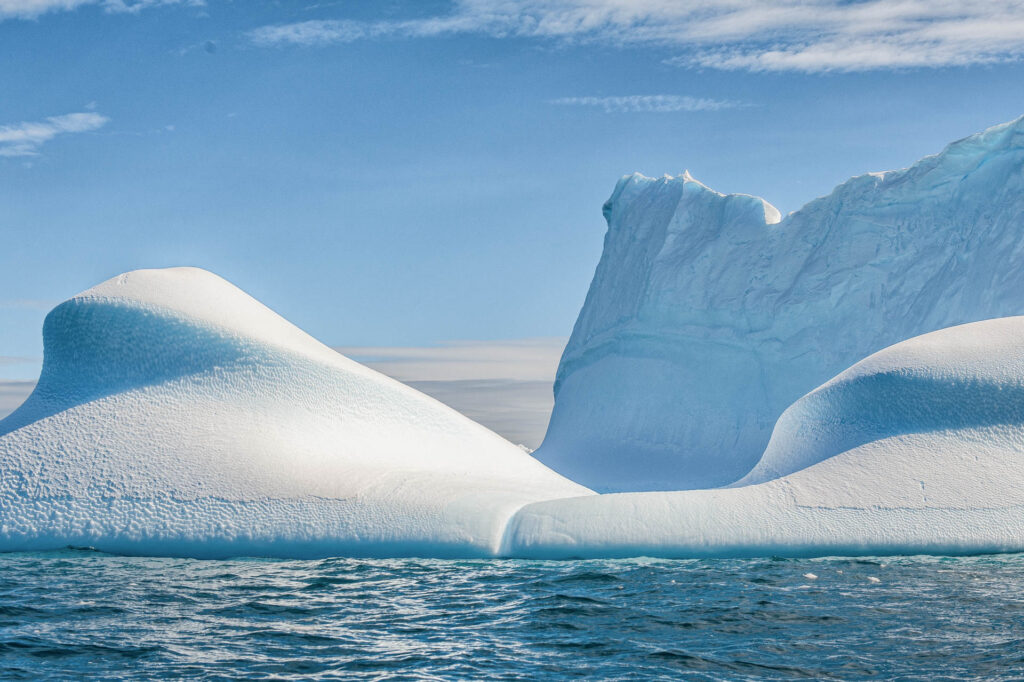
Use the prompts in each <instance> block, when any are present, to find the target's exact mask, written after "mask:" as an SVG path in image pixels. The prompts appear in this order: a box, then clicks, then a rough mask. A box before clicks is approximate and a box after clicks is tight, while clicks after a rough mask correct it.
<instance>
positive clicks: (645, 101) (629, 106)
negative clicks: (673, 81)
mask: <svg viewBox="0 0 1024 682" xmlns="http://www.w3.org/2000/svg"><path fill="white" fill-rule="evenodd" d="M551 103H552V104H558V105H563V106H581V107H597V108H600V109H603V110H604V111H605V113H609V114H612V113H617V112H654V113H672V112H678V111H718V110H720V109H732V108H734V107H738V106H741V104H740V103H739V102H732V101H728V100H718V99H703V98H698V97H687V96H684V95H627V96H624V97H560V98H559V99H553V100H551Z"/></svg>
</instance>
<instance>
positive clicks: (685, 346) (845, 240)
mask: <svg viewBox="0 0 1024 682" xmlns="http://www.w3.org/2000/svg"><path fill="white" fill-rule="evenodd" d="M605 216H606V217H607V220H608V232H607V235H606V237H605V245H604V253H603V255H602V257H601V262H600V264H599V265H598V267H597V271H596V273H595V275H594V279H593V282H592V284H591V286H590V291H589V293H588V294H587V299H586V303H585V304H584V306H583V310H582V312H581V313H580V316H579V319H578V321H577V322H576V326H575V329H574V330H573V333H572V338H571V339H570V341H569V344H568V346H567V348H566V350H565V353H564V355H563V357H562V362H561V364H560V366H559V369H558V377H557V382H556V389H555V408H554V412H553V414H552V418H551V424H550V427H549V430H548V433H547V437H546V438H545V441H544V444H543V445H542V446H541V447H540V449H539V450H538V451H537V452H536V453H535V455H536V456H537V457H538V458H539V459H540V460H541V461H542V462H544V463H545V464H547V465H548V466H550V467H552V468H553V469H555V470H556V471H558V472H560V473H562V474H564V475H566V476H568V477H569V478H572V479H573V480H575V481H578V482H579V483H582V484H583V485H586V486H588V487H591V488H594V489H595V490H598V491H600V492H606V491H637V490H680V489H686V488H707V487H714V486H721V485H726V484H729V483H732V482H734V481H736V480H738V479H739V478H741V477H742V476H744V475H745V474H746V473H747V472H748V471H750V469H751V468H752V467H753V466H754V465H755V464H756V463H757V461H758V458H759V457H760V455H761V453H762V451H763V450H764V448H765V446H766V445H767V444H768V439H769V436H770V434H771V432H772V428H773V426H774V424H775V420H776V419H778V417H779V415H780V414H782V412H783V410H785V409H786V407H788V406H789V405H790V404H791V403H792V402H793V401H795V400H797V399H798V398H799V397H800V396H801V395H803V394H805V393H807V392H808V391H810V390H812V389H813V388H814V387H815V386H818V385H819V384H821V383H823V382H825V381H827V380H828V379H829V378H830V377H832V376H834V375H835V374H837V373H839V372H840V371H842V370H843V369H845V368H846V367H849V366H850V365H852V364H853V363H855V362H857V361H858V360H860V359H862V358H864V357H865V356H867V355H869V354H871V353H874V352H876V351H878V350H881V349H882V348H885V347H886V346H889V345H892V344H894V343H896V342H898V341H902V340H904V339H907V338H910V337H912V336H916V335H918V334H922V333H925V332H930V331H934V330H936V329H942V328H945V327H950V326H953V325H956V324H962V323H965V322H973V321H977V320H982V319H987V318H993V317H1003V316H1006V315H1018V314H1022V313H1024V238H1022V236H1024V118H1021V119H1017V120H1015V121H1013V122H1010V123H1007V124H1003V125H1000V126H996V127H994V128H991V129H989V130H987V131H985V132H983V133H979V134H977V135H974V136H971V137H968V138H966V139H964V140H961V141H959V142H955V143H953V144H951V145H949V146H948V147H947V148H946V149H945V150H944V151H943V152H941V153H940V154H937V155H935V156H929V157H927V158H925V159H922V160H921V161H919V162H918V163H916V164H914V165H913V166H911V167H910V168H907V169H905V170H899V171H890V172H886V173H870V174H867V175H862V176H859V177H856V178H853V179H851V180H849V181H848V182H846V183H843V184H842V185H840V186H839V187H837V188H836V189H835V190H834V191H833V192H832V193H831V194H829V195H828V196H825V197H822V198H820V199H816V200H814V201H812V202H810V203H808V204H807V205H806V206H804V207H803V208H801V209H800V210H798V211H796V212H794V213H792V214H790V215H788V216H786V217H781V218H780V216H779V212H778V211H776V210H775V209H774V208H773V207H772V206H771V205H769V204H768V203H766V202H765V201H763V200H762V199H759V198H757V197H752V196H747V195H737V194H734V195H723V194H719V193H718V192H715V191H713V190H711V189H709V188H707V187H705V186H704V185H702V184H700V183H699V182H697V181H695V180H693V179H692V178H691V177H690V176H689V175H688V174H684V175H682V176H680V177H664V178H661V179H652V178H647V177H643V176H641V175H633V176H628V177H625V178H623V179H622V180H621V181H620V182H619V184H618V186H617V187H616V188H615V191H614V193H613V194H612V196H611V198H610V199H609V201H608V203H607V204H606V205H605Z"/></svg>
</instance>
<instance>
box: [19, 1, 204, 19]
mask: <svg viewBox="0 0 1024 682" xmlns="http://www.w3.org/2000/svg"><path fill="white" fill-rule="evenodd" d="M179 4H183V5H189V6H191V7H201V6H203V5H205V4H206V3H205V1H204V0H0V19H6V18H17V19H35V18H36V17H38V16H41V15H43V14H49V13H50V12H64V11H68V10H73V9H77V8H79V7H81V6H83V5H99V6H100V7H102V8H103V9H104V10H105V11H107V12H111V13H125V12H128V13H135V12H139V11H141V10H143V9H145V8H147V7H155V6H157V5H179Z"/></svg>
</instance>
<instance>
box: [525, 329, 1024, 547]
mask: <svg viewBox="0 0 1024 682" xmlns="http://www.w3.org/2000/svg"><path fill="white" fill-rule="evenodd" d="M999 551H1024V317H1010V318H1002V319H996V320H987V321H984V322H976V323H973V324H968V325H963V326H959V327H953V328H950V329H945V330H942V331H938V332H933V333H931V334H926V335H924V336H920V337H917V338H914V339H910V340H908V341H905V342H903V343H899V344H897V345H895V346H892V347H890V348H887V349H885V350H883V351H881V352H879V353H877V354H875V355H873V356H871V357H869V358H867V359H865V360H863V361H862V362H860V363H857V364H856V365H855V366H853V367H851V368H850V369H848V370H847V371H845V372H843V373H842V374H840V375H839V376H837V377H835V378H834V379H832V380H831V381H829V382H828V383H826V384H825V385H823V386H821V387H819V388H818V389H817V390H815V391H813V392H811V393H810V394H808V395H807V396H805V397H803V398H802V399H800V400H799V401H797V402H796V403H795V404H794V405H793V406H792V407H790V408H789V409H788V410H787V411H786V412H785V414H783V415H782V418H781V419H780V420H779V424H778V426H777V427H776V428H775V432H774V433H773V434H772V438H771V444H770V445H769V446H768V449H767V451H766V452H765V454H764V458H763V459H762V460H761V462H760V463H759V464H758V466H757V467H756V468H755V469H754V471H753V472H751V473H750V475H749V476H747V477H746V478H745V479H744V480H743V481H741V482H740V483H739V484H737V486H735V487H729V488H720V489H714V490H690V491H681V492H646V493H619V494H609V495H598V496H591V497H586V498H578V499H572V500H554V501H546V502H538V503H535V504H532V505H529V506H527V507H525V508H524V509H522V510H521V511H520V512H519V513H518V514H517V515H516V516H515V517H514V518H513V521H512V524H511V526H510V528H509V532H508V535H507V545H506V552H508V553H509V554H512V555H518V556H532V557H545V558H566V557H612V556H637V555H651V556H667V557H700V556H755V555H779V556H804V555H829V554H848V555H852V554H916V553H934V554H957V553H978V552H999Z"/></svg>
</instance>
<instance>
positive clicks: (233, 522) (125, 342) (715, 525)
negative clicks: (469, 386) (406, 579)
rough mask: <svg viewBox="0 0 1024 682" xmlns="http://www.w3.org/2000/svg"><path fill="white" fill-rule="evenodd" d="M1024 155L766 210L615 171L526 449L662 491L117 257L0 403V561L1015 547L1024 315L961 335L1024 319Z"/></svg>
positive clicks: (946, 159) (228, 300)
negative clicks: (494, 427)
mask: <svg viewBox="0 0 1024 682" xmlns="http://www.w3.org/2000/svg"><path fill="white" fill-rule="evenodd" d="M1022 170H1024V119H1022V120H1018V121H1015V122H1013V123H1010V124H1007V125H1004V126H999V127H997V128H993V129H991V130H989V131H986V132H985V133H982V134H980V135H977V136H974V137H971V138H967V139H966V140H963V141H961V142H958V143H955V144H953V145H951V146H950V147H948V148H947V149H946V151H944V152H943V153H942V154H940V155H937V156H934V157H929V158H927V159H925V160H923V161H921V162H920V163H918V164H916V165H915V166H913V167H911V168H909V169H907V170H904V171H897V172H893V173H887V174H876V175H869V176H863V177H860V178H854V179H853V180H851V181H850V182H848V183H846V184H845V185H842V186H841V187H839V188H838V189H837V190H836V191H835V193H833V194H832V195H830V196H829V197H825V198H823V199H819V200H817V201H815V202H812V203H811V204H808V206H806V207H805V208H804V209H802V210H801V211H800V212H798V213H796V214H793V215H791V216H789V217H788V218H786V219H785V220H782V221H781V222H779V216H778V213H777V212H776V211H775V210H774V209H772V208H771V206H769V205H768V204H766V203H765V202H764V201H762V200H760V199H757V198H755V197H750V196H744V195H732V196H724V195H721V194H717V193H715V192H712V191H711V190H709V189H707V188H706V187H704V186H703V185H700V184H699V183H697V182H695V181H694V180H692V179H691V178H690V177H689V176H683V177H682V178H676V179H673V178H666V179H664V180H650V179H647V178H642V177H639V176H634V177H632V178H627V179H626V180H624V181H623V182H621V183H620V184H619V187H618V188H617V189H616V191H615V194H614V195H613V197H612V199H611V201H610V202H609V204H608V206H607V207H606V209H607V212H608V214H609V216H610V218H609V225H610V229H609V234H608V237H607V238H606V249H605V254H604V256H603V258H602V261H601V264H600V265H599V267H598V271H597V275H596V276H595V280H594V284H593V286H592V288H591V292H590V294H589V295H588V298H587V303H586V305H585V306H584V310H583V313H582V314H581V316H580V320H579V321H578V322H577V325H576V329H575V331H574V333H573V338H572V340H571V342H570V345H569V347H568V348H567V350H566V353H565V357H564V358H563V361H562V365H561V367H560V369H559V384H558V389H557V400H558V402H557V403H556V409H555V414H554V416H553V418H552V424H551V428H550V431H549V435H548V438H547V440H546V441H545V444H544V447H543V456H544V459H545V460H546V461H548V462H551V463H553V464H555V465H556V467H557V468H558V469H559V470H560V471H561V472H562V473H566V474H574V475H578V476H580V477H581V478H582V480H583V482H584V483H587V484H592V485H595V486H599V487H602V488H616V487H618V488H628V487H649V488H672V487H678V488H679V490H676V491H674V492H660V491H651V492H632V493H618V494H608V495H595V494H594V493H593V492H592V491H591V490H589V489H588V488H586V487H583V485H580V484H577V483H574V482H572V481H571V480H569V479H567V478H564V477H563V476H562V475H560V474H558V473H555V472H554V471H552V470H551V469H549V468H547V467H546V466H544V465H543V464H541V463H540V462H538V461H537V460H536V459H534V458H533V457H531V456H530V455H528V454H527V453H526V452H524V451H523V450H521V449H520V448H518V447H516V446H514V445H512V444H511V443H508V442H507V441H505V440H503V439H502V438H500V437H498V436H497V435H495V434H493V433H491V432H490V431H488V430H487V429H485V428H483V427H482V426H479V425H478V424H476V423H474V422H472V421H470V420H469V419H467V418H465V417H463V416H462V415H459V414H458V413H456V412H454V411H453V410H451V409H449V408H447V407H445V406H444V405H442V404H440V403H438V402H437V401H435V400H433V399H431V398H428V397H427V396H424V395H422V394H420V393H418V392H417V391H415V390H413V389H411V388H409V387H407V386H404V385H402V384H400V383H398V382H396V381H393V380H391V379H389V378H387V377H384V376H383V375H380V374H378V373H376V372H374V371H372V370H370V369H368V368H366V367H363V366H361V365H359V364H357V363H355V362H353V361H351V360H349V359H347V358H345V357H343V356H341V355H339V354H337V353H336V352H334V351H333V350H331V349H329V348H327V347H326V346H324V345H322V344H320V343H319V342H317V341H316V340H314V339H313V338H311V337H310V336H308V335H307V334H305V333H304V332H302V331H301V330H299V329H297V328H296V327H294V326H292V325H291V324H289V323H288V322H286V321H285V320H283V319H282V318H280V317H279V316H277V315H276V314H274V313H273V312H271V311H270V310H268V309H267V308H265V307H264V306H263V305H261V304H260V303H258V302H257V301H255V300H254V299H252V298H250V297H249V296H247V295H246V294H244V293H243V292H241V291H239V290H238V289H237V288H235V287H234V286H232V285H230V284H228V283H227V282H225V281H224V280H222V279H220V278H218V277H216V276H215V275H212V274H210V273H208V272H205V271H202V270H197V269H194V268H175V269H169V270H142V271H136V272H131V273H128V274H125V275H121V276H119V277H116V278H114V279H112V280H109V281H108V282H105V283H103V284H101V285H99V286H97V287H95V288H93V289H90V290H88V291H86V292H84V293H82V294H80V295H78V296H75V297H74V298H72V299H70V300H68V301H66V302H64V303H62V304H61V305H59V306H57V307H56V308H55V309H54V310H53V311H52V312H51V313H50V314H49V315H48V316H47V318H46V322H45V324H44V329H43V339H44V346H45V357H44V364H43V371H42V375H41V377H40V380H39V383H38V385H37V387H36V390H35V391H34V392H33V394H32V395H31V396H30V397H29V399H28V400H27V401H26V402H25V403H24V405H22V406H21V407H20V408H19V409H18V410H16V411H15V412H14V413H12V414H11V415H10V416H8V417H7V418H6V419H4V420H3V421H0V551H12V550H42V549H52V548H58V547H63V546H66V545H86V546H92V547H96V548H97V549H100V550H106V551H112V552H120V553H132V554H157V555H191V556H232V555H245V554H259V555H272V556H328V555H349V556H352V555H358V556H390V555H405V556H411V555H419V556H432V557H444V556H449V557H455V556H458V557H476V556H480V557H492V556H515V557H539V558H565V557H613V556H636V555H654V556H664V557H698V556H750V555H766V554H775V555H822V554H872V553H873V554H901V553H915V552H927V553H942V554H953V553H975V552H994V551H1024V317H999V318H998V319H990V320H985V321H976V322H972V323H970V324H964V325H956V324H955V323H959V322H962V321H964V320H967V319H975V318H981V317H991V316H999V315H1002V314H1004V313H1007V312H1012V311H1015V310H1017V309H1019V308H1024V305H1022V304H1020V303H1018V301H1024V299H1022V297H1021V295H1020V293H1019V292H1020V291H1022V290H1024V289H1022V288H1021V287H1022V285H1024V267H1022V266H1024V239H1021V234H1022V232H1024V191H1022V190H1024V172H1022ZM932 329H940V331H933V332H932V333H928V334H924V335H922V336H918V335H917V334H918V332H920V331H922V330H932ZM909 337H915V338H909ZM904 338H909V340H905V341H904V340H903V339H904ZM897 341H899V343H895V342H897ZM893 343H895V345H892V344H893ZM886 346H888V347H886ZM883 347H885V348H884V350H881V351H879V352H877V353H875V354H874V355H871V356H870V357H867V358H866V359H864V360H861V361H860V362H856V364H853V363H854V362H855V361H857V360H860V358H862V357H864V356H865V355H868V352H869V351H874V350H876V349H877V348H883ZM846 359H849V361H848V362H847V360H846ZM839 363H843V364H842V365H841V366H839V367H836V368H835V369H831V368H833V367H834V366H835V365H837V364H839ZM849 364H853V366H852V367H850V368H849V369H847V370H846V371H842V372H841V373H839V374H838V376H835V378H833V379H831V380H830V381H827V382H826V383H824V384H822V385H821V386H819V387H818V388H816V389H815V388H814V386H815V385H817V384H819V383H821V382H822V381H824V380H825V379H827V378H828V377H829V376H830V375H832V374H835V373H836V372H838V371H839V370H842V369H843V368H844V367H846V366H847V365H849ZM819 375H821V376H819ZM812 389H813V390H812ZM808 391H810V392H808ZM803 393H806V395H803V397H800V396H801V394H803ZM787 401H788V402H787ZM793 401H795V402H793ZM789 402H792V404H791V405H790V406H789V407H788V409H784V408H786V405H787V404H788V403H789ZM780 415H781V416H780ZM776 418H777V423H776ZM773 424H774V429H772V425H773ZM769 432H770V439H769ZM765 446H766V447H765ZM762 451H763V452H762ZM717 484H723V485H724V484H732V485H729V486H728V487H719V488H711V489H703V490H693V489H690V490H686V489H684V488H688V487H689V488H693V487H694V486H697V485H705V486H709V487H710V486H712V485H717Z"/></svg>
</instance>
